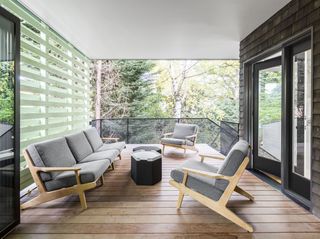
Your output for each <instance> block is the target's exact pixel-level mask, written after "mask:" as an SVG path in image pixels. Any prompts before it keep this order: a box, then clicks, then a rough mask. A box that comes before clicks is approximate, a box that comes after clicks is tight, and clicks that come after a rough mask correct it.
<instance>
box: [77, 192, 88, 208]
mask: <svg viewBox="0 0 320 239" xmlns="http://www.w3.org/2000/svg"><path fill="white" fill-rule="evenodd" d="M79 199H80V204H81V207H82V209H87V208H88V206H87V200H86V195H85V194H84V191H81V192H79Z"/></svg>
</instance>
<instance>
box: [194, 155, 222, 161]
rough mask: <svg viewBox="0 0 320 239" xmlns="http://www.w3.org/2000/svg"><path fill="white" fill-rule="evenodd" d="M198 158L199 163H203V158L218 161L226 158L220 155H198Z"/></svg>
mask: <svg viewBox="0 0 320 239" xmlns="http://www.w3.org/2000/svg"><path fill="white" fill-rule="evenodd" d="M199 156H200V158H201V162H203V161H204V159H205V158H208V159H218V160H224V159H225V158H226V157H225V156H222V155H218V154H215V155H214V154H211V155H210V154H200V155H199Z"/></svg>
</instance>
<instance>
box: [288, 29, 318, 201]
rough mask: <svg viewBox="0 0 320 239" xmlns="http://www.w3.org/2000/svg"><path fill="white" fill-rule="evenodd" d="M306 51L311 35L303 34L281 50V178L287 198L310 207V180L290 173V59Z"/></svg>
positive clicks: (309, 46)
mask: <svg viewBox="0 0 320 239" xmlns="http://www.w3.org/2000/svg"><path fill="white" fill-rule="evenodd" d="M308 49H311V51H312V34H305V35H304V36H303V37H300V38H298V39H297V40H296V41H294V42H291V43H290V44H287V45H286V46H285V47H284V49H283V56H284V57H283V69H284V74H283V79H284V82H285V87H284V91H283V94H285V96H286V97H285V99H286V100H285V102H283V103H284V105H283V111H284V112H283V113H284V114H283V115H284V116H285V117H283V119H282V123H283V124H284V125H286V126H287V127H283V128H285V129H282V130H283V132H282V133H283V134H284V138H283V142H284V144H286V145H287V147H286V148H285V151H283V153H282V157H284V159H285V160H284V164H283V167H282V174H283V176H282V178H283V179H284V180H283V191H284V192H285V193H286V194H288V195H289V196H291V197H294V198H295V199H296V200H298V201H299V202H300V203H302V204H304V205H306V206H308V207H310V205H311V202H310V197H311V180H307V179H305V178H303V177H300V176H298V175H297V174H293V173H292V100H293V99H292V97H293V95H292V87H293V85H292V73H293V72H292V71H293V69H292V57H293V56H294V55H295V54H297V53H300V52H303V51H305V50H308ZM311 66H312V67H311V75H312V77H311V81H312V82H311V84H312V89H313V69H312V68H313V60H311ZM311 98H313V95H312V96H311ZM312 104H313V102H312ZM312 109H313V107H312ZM312 115H313V113H312ZM311 117H313V116H311ZM312 141H313V139H312V135H311V144H312ZM311 158H312V156H311ZM310 160H311V159H310ZM302 195H304V196H302Z"/></svg>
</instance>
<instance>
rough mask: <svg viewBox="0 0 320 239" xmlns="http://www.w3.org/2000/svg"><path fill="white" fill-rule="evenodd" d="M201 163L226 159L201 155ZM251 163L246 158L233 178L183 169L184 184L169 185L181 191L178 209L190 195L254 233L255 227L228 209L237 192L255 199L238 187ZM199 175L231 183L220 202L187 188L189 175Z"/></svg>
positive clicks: (173, 183)
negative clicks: (232, 197)
mask: <svg viewBox="0 0 320 239" xmlns="http://www.w3.org/2000/svg"><path fill="white" fill-rule="evenodd" d="M200 157H201V162H203V160H204V158H212V159H224V157H221V156H218V155H200ZM248 163H249V158H248V157H246V158H245V159H244V160H243V162H242V163H241V165H240V167H239V168H238V170H237V171H236V173H235V174H234V175H233V176H225V175H221V174H217V173H210V172H206V171H201V170H196V169H190V168H183V172H184V176H183V181H182V183H178V182H176V181H174V180H173V179H171V180H170V181H169V183H170V184H171V185H172V186H173V187H175V188H177V189H178V190H179V197H178V202H177V208H178V209H179V208H181V204H182V201H183V198H184V195H189V196H190V197H192V198H193V199H195V200H197V201H198V202H200V203H201V204H203V205H205V206H206V207H208V208H210V209H211V210H213V211H215V212H217V213H218V214H220V215H221V216H223V217H225V218H227V219H228V220H230V221H232V222H233V223H235V224H237V225H238V226H240V227H242V228H244V229H245V230H247V231H248V232H253V227H252V226H251V225H250V224H248V223H246V222H245V221H243V220H242V219H241V218H240V217H238V216H237V215H236V214H235V213H233V212H232V211H231V210H230V209H228V208H227V206H226V205H227V203H228V201H229V199H230V197H231V195H232V193H233V192H237V193H239V194H241V195H243V196H245V197H246V198H248V199H249V200H251V201H253V200H254V197H253V196H252V195H250V194H249V193H248V192H246V191H245V190H243V189H242V188H240V187H239V186H237V184H238V182H239V179H240V177H241V176H242V174H243V173H244V171H245V169H246V167H247V165H248ZM190 173H191V174H197V175H201V176H204V177H208V178H211V179H224V180H227V181H229V184H228V186H227V188H226V189H225V191H224V193H223V194H222V195H221V197H220V199H219V200H218V201H214V200H212V199H211V198H209V197H206V196H204V195H202V194H200V193H198V192H196V191H194V190H192V189H191V188H188V187H187V186H186V182H187V179H188V176H189V174H190Z"/></svg>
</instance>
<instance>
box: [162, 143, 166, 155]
mask: <svg viewBox="0 0 320 239" xmlns="http://www.w3.org/2000/svg"><path fill="white" fill-rule="evenodd" d="M164 148H165V145H163V147H162V154H163V155H164Z"/></svg>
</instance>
